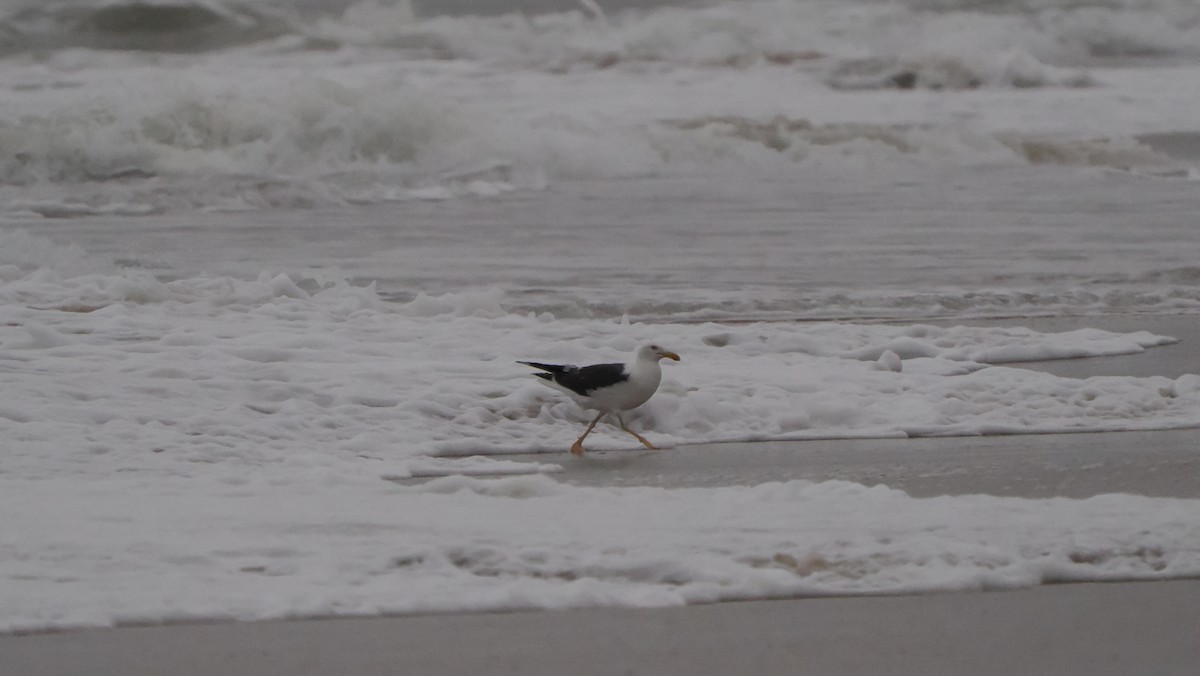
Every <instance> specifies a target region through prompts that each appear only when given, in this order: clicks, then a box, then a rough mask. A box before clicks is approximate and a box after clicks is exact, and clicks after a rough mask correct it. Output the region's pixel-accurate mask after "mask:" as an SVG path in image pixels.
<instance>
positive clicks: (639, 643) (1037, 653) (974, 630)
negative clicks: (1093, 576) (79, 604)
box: [0, 581, 1200, 676]
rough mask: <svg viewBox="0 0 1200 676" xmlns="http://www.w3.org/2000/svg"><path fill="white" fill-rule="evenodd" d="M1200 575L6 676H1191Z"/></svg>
mask: <svg viewBox="0 0 1200 676" xmlns="http://www.w3.org/2000/svg"><path fill="white" fill-rule="evenodd" d="M1197 608H1200V581H1176V582H1158V583H1155V582H1143V583H1132V584H1079V585H1060V586H1055V587H1043V588H1038V589H1029V590H1022V591H1013V592H984V593H974V594H932V595H926V596H895V597H877V598H827V599H807V600H801V601H759V602H747V603H725V604H718V605H711V606H691V607H687V608H668V609H660V610H632V609H618V608H609V609H592V610H576V611H551V612H519V613H502V614H484V615H470V614H462V615H459V614H456V615H429V616H418V617H396V618H379V619H342V620H308V621H291V622H260V623H252V624H214V625H200V626H160V627H133V628H123V629H107V630H100V631H90V632H81V633H67V634H45V635H36V636H25V637H11V636H9V637H3V636H0V673H3V674H5V675H6V676H34V675H36V676H68V675H69V676H79V675H83V674H87V675H88V676H151V675H154V676H157V675H160V674H172V675H173V676H201V675H210V674H221V675H222V676H276V675H278V676H318V675H321V676H332V675H339V676H340V675H345V676H376V675H378V676H383V675H385V674H387V675H396V674H412V675H414V676H416V675H421V676H426V675H428V676H456V675H459V674H462V675H464V676H465V675H468V674H469V675H470V676H479V675H480V674H487V675H489V676H540V675H543V674H545V675H546V676H551V675H553V676H562V675H564V674H570V675H572V676H590V675H593V674H596V675H599V674H637V675H642V674H645V675H648V676H672V675H676V674H678V675H680V676H683V675H685V674H686V675H688V676H704V675H707V674H712V675H713V676H717V675H721V676H733V675H738V674H755V675H759V674H789V675H804V674H821V675H827V676H828V675H834V674H836V675H838V676H849V675H853V674H871V675H872V676H878V675H880V674H888V675H890V676H904V675H908V674H912V675H914V676H916V675H918V674H919V675H921V676H930V675H940V674H954V675H964V676H966V675H970V676H986V675H990V674H995V675H997V676H1000V675H1004V676H1015V675H1020V676H1038V675H1041V674H1045V675H1047V676H1049V675H1053V676H1084V675H1087V676H1104V675H1108V674H1112V675H1116V674H1121V675H1123V676H1128V675H1131V674H1137V675H1139V676H1151V675H1153V676H1176V675H1178V676H1185V675H1186V676H1193V675H1194V674H1196V673H1197V668H1198V667H1200V621H1198V618H1200V615H1198V613H1200V611H1198V610H1197Z"/></svg>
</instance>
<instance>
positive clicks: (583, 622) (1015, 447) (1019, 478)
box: [0, 315, 1200, 676]
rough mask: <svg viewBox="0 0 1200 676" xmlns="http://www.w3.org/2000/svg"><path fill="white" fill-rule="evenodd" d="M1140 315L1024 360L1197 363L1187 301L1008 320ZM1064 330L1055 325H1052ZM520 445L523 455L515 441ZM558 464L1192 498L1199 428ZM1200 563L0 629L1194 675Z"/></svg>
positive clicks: (337, 662)
mask: <svg viewBox="0 0 1200 676" xmlns="http://www.w3.org/2000/svg"><path fill="white" fill-rule="evenodd" d="M999 323H1003V324H1006V325H1018V324H1020V325H1027V326H1031V327H1033V328H1037V329H1039V330H1068V329H1070V328H1077V327H1080V326H1095V327H1098V328H1109V329H1111V330H1122V331H1130V330H1140V329H1145V330H1149V331H1153V332H1155V333H1162V334H1166V335H1173V336H1175V337H1177V338H1179V339H1180V340H1181V342H1180V343H1178V344H1176V345H1172V346H1167V347H1162V348H1155V349H1153V350H1150V351H1147V352H1146V353H1144V354H1139V355H1130V356H1125V357H1109V358H1100V359H1080V360H1069V361H1060V362H1041V363H1038V364H1027V365H1023V366H1024V367H1027V368H1037V369H1040V370H1046V371H1050V372H1053V373H1056V374H1058V375H1064V376H1070V377H1089V376H1092V375H1138V376H1149V375H1163V376H1167V377H1177V376H1178V375H1181V374H1182V373H1195V372H1197V371H1200V318H1197V317H1194V316H1186V315H1184V316H1171V317H1141V316H1137V317H1105V318H1063V319H1050V320H1010V321H1003V322H999ZM1056 327H1058V328H1056ZM514 459H517V458H514ZM528 459H530V460H537V461H539V462H547V461H554V462H559V463H560V464H562V465H563V467H564V472H563V473H561V474H559V475H557V476H558V477H559V478H561V479H562V480H564V481H568V482H571V483H579V484H606V485H661V486H712V485H731V484H754V483H759V482H763V481H773V480H783V479H809V480H813V481H822V480H828V479H842V480H847V481H856V482H861V483H865V484H875V483H883V484H887V485H889V486H892V487H895V488H900V489H903V490H905V491H908V492H909V493H911V494H913V495H916V496H932V495H945V494H964V493H989V494H996V495H1012V496H1022V497H1047V496H1069V497H1087V496H1089V495H1095V494H1098V493H1112V492H1124V493H1137V494H1143V495H1153V496H1163V497H1184V498H1200V432H1198V431H1197V430H1168V431H1157V432H1125V433H1106V434H1062V435H1022V436H1007V437H956V438H931V439H873V440H852V441H847V440H830V441H808V442H786V443H757V444H714V445H705V446H690V447H680V448H677V449H672V450H668V451H662V452H657V453H655V452H643V451H637V452H623V453H595V454H591V455H589V456H588V457H585V458H583V459H575V458H571V457H570V456H567V455H566V454H565V453H564V457H561V458H560V457H550V456H547V455H544V454H543V455H536V456H529V457H528ZM1197 609H1200V580H1177V581H1168V582H1140V583H1112V584H1077V585H1056V586H1043V587H1038V588H1033V589H1024V590H1017V591H1008V592H967V593H958V594H932V595H923V596H895V597H857V598H816V599H798V600H780V601H760V602H747V603H725V604H716V605H710V606H692V607H687V608H669V609H654V610H638V609H589V610H573V611H549V612H514V613H495V614H445V615H428V616H414V617H393V618H361V619H328V620H299V621H274V622H257V623H231V624H201V625H173V626H152V627H121V628H116V629H101V630H88V631H75V632H62V633H47V634H35V635H24V636H20V635H18V636H0V674H3V675H4V676H25V675H30V676H32V675H35V674H36V675H38V676H54V675H58V674H62V675H66V674H72V675H74V674H89V675H90V676H140V675H143V674H145V675H149V674H167V673H170V674H176V675H178V676H190V675H193V674H195V675H199V674H223V675H228V676H240V675H254V676H269V675H272V674H280V675H283V674H286V675H288V676H308V675H312V676H316V675H318V674H355V675H356V676H369V675H373V674H439V675H452V674H479V673H487V674H494V675H498V676H504V675H508V674H511V675H513V676H516V675H518V674H520V675H529V676H533V675H537V674H564V673H570V674H574V675H576V676H586V675H588V674H662V675H666V676H669V675H673V674H680V675H682V674H688V675H690V676H694V675H697V674H743V673H746V674H749V673H753V674H885V673H886V674H972V675H979V674H1022V675H1026V674H1028V675H1033V674H1055V675H1057V676H1075V675H1079V676H1083V675H1084V674H1087V675H1090V676H1095V675H1107V674H1113V675H1116V674H1155V675H1156V676H1171V675H1174V674H1180V675H1183V674H1188V675H1189V676H1190V675H1191V674H1196V673H1200V610H1197Z"/></svg>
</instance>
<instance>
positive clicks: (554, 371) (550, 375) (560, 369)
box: [517, 361, 571, 381]
mask: <svg viewBox="0 0 1200 676" xmlns="http://www.w3.org/2000/svg"><path fill="white" fill-rule="evenodd" d="M517 363H518V364H524V365H526V366H532V367H533V368H535V369H540V370H542V371H546V373H535V374H533V375H535V376H537V377H539V378H542V379H543V380H550V381H553V380H554V377H555V376H559V375H562V374H563V373H566V372H567V371H569V370H570V369H571V367H570V366H562V365H560V364H542V363H539V362H536V361H518V362H517Z"/></svg>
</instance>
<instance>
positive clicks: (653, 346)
mask: <svg viewBox="0 0 1200 676" xmlns="http://www.w3.org/2000/svg"><path fill="white" fill-rule="evenodd" d="M650 349H651V350H654V351H655V352H658V351H659V349H658V346H657V345H651V346H650Z"/></svg>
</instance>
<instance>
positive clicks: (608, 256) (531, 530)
mask: <svg viewBox="0 0 1200 676" xmlns="http://www.w3.org/2000/svg"><path fill="white" fill-rule="evenodd" d="M1198 45H1200V6H1197V5H1196V4H1195V3H1194V2H1190V1H1186V0H1100V1H1096V2H1085V1H1080V0H1061V1H1059V0H1022V1H1019V2H1018V1H1016V0H1012V1H1008V2H986V3H985V2H976V1H972V0H957V1H955V0H942V1H938V0H905V1H892V2H870V1H865V0H864V1H852V0H843V1H838V2H807V1H799V0H797V1H786V0H761V1H754V2H646V1H643V2H632V1H629V0H626V1H623V2H619V3H618V2H614V1H612V0H597V1H596V2H579V3H569V2H565V1H564V2H561V3H557V4H556V3H554V2H550V1H549V0H545V1H542V0H521V1H518V0H513V1H512V2H499V1H497V2H483V1H482V0H476V1H475V2H468V1H466V0H462V1H456V2H445V3H441V2H433V0H427V1H422V2H413V3H408V2H380V1H374V0H370V1H364V0H359V1H354V0H336V1H327V0H309V1H304V2H283V1H279V2H272V1H269V0H258V1H252V0H245V1H243V2H220V1H217V0H197V1H195V2H163V1H158V0H155V1H153V2H145V1H142V2H127V3H122V2H109V1H103V2H101V1H100V0H95V1H87V2H78V1H71V0H63V1H55V2H32V1H30V2H20V1H8V2H3V3H0V93H2V94H3V95H2V96H0V375H2V377H3V386H2V389H0V439H3V442H0V503H3V513H4V514H5V519H4V520H3V522H2V523H0V631H4V630H13V629H30V628H45V627H70V626H80V625H103V624H112V623H118V622H123V621H137V622H155V621H162V620H166V619H195V618H204V619H214V618H225V619H258V618H267V617H288V616H298V615H314V614H372V613H379V612H425V611H436V610H451V609H459V610H472V609H496V608H516V607H545V608H552V607H566V606H588V605H613V604H618V605H637V606H648V605H672V604H680V603H694V602H710V601H718V600H728V599H744V598H764V597H778V596H797V595H801V596H802V595H808V594H828V593H880V592H903V591H928V590H935V589H943V590H945V589H979V588H1010V587H1015V586H1028V585H1033V584H1040V583H1043V582H1057V581H1074V580H1110V579H1161V578H1166V577H1179V576H1195V575H1196V574H1197V571H1200V535H1198V534H1197V531H1196V528H1197V526H1196V524H1198V523H1200V517H1198V516H1197V513H1198V511H1200V506H1198V505H1197V502H1196V501H1188V500H1163V499H1150V498H1138V497H1134V496H1100V497H1097V498H1093V499H1090V500H1066V499H1051V500H1022V499H1017V498H1003V499H1001V498H988V497H985V496H959V497H945V498H937V499H933V500H920V499H915V498H912V497H910V496H907V495H905V494H903V493H901V492H899V491H893V490H889V489H887V488H886V487H882V486H879V487H874V488H867V487H863V486H857V485H853V484H845V483H841V482H824V483H818V484H811V483H809V482H803V481H791V482H784V483H781V484H768V485H764V486H757V487H737V486H728V487H715V488H704V489H630V488H616V487H598V488H582V487H572V486H568V485H565V484H563V483H561V482H557V481H555V480H554V479H553V475H554V473H555V472H556V471H558V470H559V469H561V465H559V464H557V463H565V462H575V460H573V459H571V458H566V457H564V455H565V454H564V453H563V451H564V450H565V449H566V448H567V447H568V446H569V444H570V441H571V440H572V439H574V438H575V436H577V435H578V433H579V432H580V431H581V428H582V425H583V424H585V423H586V422H587V420H588V419H589V418H590V416H588V414H587V413H586V412H584V411H581V410H580V409H579V408H578V407H576V406H575V405H574V404H572V403H571V402H569V401H565V400H563V398H561V397H559V396H558V395H557V394H556V393H554V392H552V391H551V390H549V389H547V388H544V387H541V386H539V385H538V383H537V382H536V381H535V379H533V378H529V376H528V373H527V372H526V371H525V369H524V368H523V367H520V366H519V365H517V364H515V363H514V361H515V360H517V359H543V360H563V361H584V360H610V359H620V358H622V357H623V356H624V355H627V354H628V353H630V352H632V351H633V350H634V348H635V347H636V346H637V345H638V344H639V343H642V342H647V341H654V342H659V343H661V344H664V345H667V346H670V347H672V348H673V349H675V350H676V351H677V352H679V353H680V354H681V355H682V356H683V361H682V362H680V363H679V364H677V365H676V364H672V365H671V366H669V367H668V368H666V369H664V371H665V373H664V380H663V385H662V387H661V389H660V391H659V393H658V394H657V395H656V396H655V397H654V398H653V399H652V400H651V401H650V402H649V403H648V404H647V405H645V406H643V407H641V408H640V409H638V410H637V411H636V412H634V413H633V414H632V415H631V416H630V417H629V419H630V421H631V423H632V424H633V425H634V426H636V427H637V428H639V429H640V430H642V431H643V432H645V434H646V435H647V436H648V437H650V438H651V439H652V440H654V441H655V443H657V444H658V445H660V446H662V447H665V448H671V447H676V448H675V449H674V450H673V451H668V452H680V453H685V452H687V451H686V446H687V445H688V444H694V443H705V442H714V441H757V440H765V439H771V440H804V439H812V438H824V439H828V438H834V439H838V438H863V437H874V438H897V439H900V438H903V437H909V436H927V435H939V436H955V435H979V434H1000V433H1002V434H1032V433H1045V432H1076V431H1111V430H1135V429H1136V430H1156V429H1168V428H1170V429H1175V428H1191V427H1197V426H1200V376H1197V375H1196V374H1194V373H1191V374H1183V375H1181V376H1180V377H1176V378H1167V377H1161V376H1150V377H1133V376H1106V377H1101V378H1088V379H1075V378H1065V377H1058V376H1054V375H1050V374H1046V373H1039V372H1035V371H1033V370H1028V369H1020V368H1010V367H1008V366H1007V365H1008V364H1012V363H1013V362H1021V361H1035V360H1043V359H1052V358H1066V357H1083V356H1092V357H1104V356H1109V355H1118V354H1133V353H1138V352H1141V351H1144V350H1148V349H1150V350H1152V349H1155V348H1156V347H1157V346H1162V345H1166V344H1169V343H1172V342H1174V341H1175V340H1176V339H1177V337H1172V336H1163V335H1157V334H1155V333H1153V332H1152V331H1140V330H1133V331H1129V332H1125V333H1113V332H1108V331H1101V330H1097V329H1094V328H1090V327H1089V326H1088V323H1089V318H1091V317H1095V316H1096V315H1102V314H1116V313H1119V314H1122V315H1129V316H1133V317H1138V316H1149V315H1153V314H1161V313H1172V314H1180V315H1188V316H1190V315H1197V314H1200V265H1198V264H1197V262H1196V261H1198V260H1200V232H1198V230H1197V228H1198V227H1200V223H1198V222H1197V216H1196V214H1197V210H1196V204H1197V194H1198V193H1197V191H1198V189H1200V188H1198V186H1200V183H1198V182H1197V179H1198V178H1200V168H1198V163H1200V152H1198V150H1197V149H1198V148H1200V127H1198V126H1197V122H1196V119H1195V115H1194V111H1195V110H1197V109H1200V47H1198ZM1044 316H1056V317H1057V316H1072V317H1075V318H1076V321H1075V325H1077V326H1079V327H1081V328H1078V329H1077V330H1072V331H1067V332H1057V333H1051V332H1045V331H1037V330H1033V329H1029V328H1025V324H1026V323H1028V320H1029V319H1030V318H1032V317H1044ZM978 318H989V319H990V320H991V321H989V322H986V323H984V324H985V325H982V326H973V327H972V326H956V325H955V323H956V320H963V321H964V322H966V320H968V319H978ZM934 320H936V321H934ZM1147 324H1149V320H1147ZM628 441H632V439H631V438H629V437H627V436H624V435H619V434H618V433H614V432H613V430H611V429H607V428H598V429H597V432H596V433H595V434H593V436H591V437H589V448H591V449H593V450H604V451H614V452H615V451H624V450H628V449H629V448H631V446H630V445H629V444H628V443H627V442H628ZM639 448H640V447H639ZM531 451H534V452H541V453H544V454H545V457H546V461H545V462H540V463H531V462H516V461H512V460H505V459H503V458H501V457H498V456H501V455H503V454H520V453H528V452H531ZM590 461H591V460H590V459H587V458H585V459H584V460H580V461H579V462H590ZM522 474H523V475H530V476H509V477H500V478H497V475H522ZM417 477H424V478H430V477H441V478H437V479H434V480H433V481H431V482H430V483H426V484H423V485H413V483H412V482H407V483H404V484H403V485H401V484H397V483H396V482H395V481H394V480H395V479H413V478H417ZM697 514H699V515H702V516H703V518H704V519H703V527H701V526H700V524H699V522H698V521H696V518H695V515H697ZM814 515H816V516H815V517H814ZM581 534H587V536H586V537H585V535H581Z"/></svg>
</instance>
